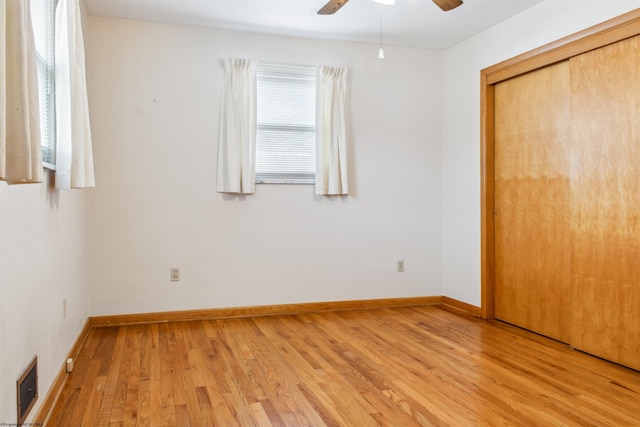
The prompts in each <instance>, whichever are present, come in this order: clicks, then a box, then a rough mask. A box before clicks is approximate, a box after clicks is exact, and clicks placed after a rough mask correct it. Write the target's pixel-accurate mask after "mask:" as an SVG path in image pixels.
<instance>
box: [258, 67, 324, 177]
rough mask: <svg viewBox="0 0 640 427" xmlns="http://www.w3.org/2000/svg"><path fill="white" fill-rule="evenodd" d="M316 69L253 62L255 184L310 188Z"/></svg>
mask: <svg viewBox="0 0 640 427" xmlns="http://www.w3.org/2000/svg"><path fill="white" fill-rule="evenodd" d="M315 151H316V68H315V67H304V66H288V65H272V64H259V65H258V70H257V129H256V182H257V183H289V184H296V183H297V184H313V183H314V178H315V168H316V160H315Z"/></svg>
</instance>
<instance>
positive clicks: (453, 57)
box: [443, 0, 640, 306]
mask: <svg viewBox="0 0 640 427" xmlns="http://www.w3.org/2000/svg"><path fill="white" fill-rule="evenodd" d="M638 7H640V1H618V0H615V1H611V0H608V1H584V0H582V1H577V0H574V1H562V0H547V1H545V2H543V3H540V4H539V5H537V6H534V7H533V8H531V9H528V10H526V11H525V12H523V13H521V14H519V15H517V16H515V17H514V18H512V19H510V20H508V21H505V22H503V23H501V24H499V25H496V26H495V27H492V28H491V29H489V30H487V31H485V32H483V33H481V34H479V35H477V36H475V37H473V38H471V39H469V40H467V41H465V42H463V43H460V44H458V45H457V46H455V47H453V48H451V49H449V50H447V51H446V52H444V55H443V63H444V65H443V67H444V73H443V74H444V117H445V119H444V239H443V241H444V245H443V248H444V261H443V287H444V294H445V295H447V296H449V297H452V298H455V299H458V300H461V301H464V302H467V303H469V304H473V305H477V306H479V305H480V71H481V70H482V69H483V68H486V67H489V66H491V65H494V64H496V63H499V62H501V61H504V60H507V59H509V58H512V57H514V56H516V55H519V54H521V53H524V52H527V51H529V50H532V49H535V48H537V47H540V46H542V45H545V44H547V43H550V42H552V41H555V40H558V39H560V38H562V37H565V36H567V35H570V34H573V33H575V32H578V31H580V30H583V29H585V28H588V27H590V26H592V25H595V24H597V23H600V22H603V21H605V20H607V19H610V18H613V17H615V16H617V15H620V14H622V13H624V12H628V11H630V10H632V9H635V8H638Z"/></svg>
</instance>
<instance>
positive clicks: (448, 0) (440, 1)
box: [433, 0, 462, 12]
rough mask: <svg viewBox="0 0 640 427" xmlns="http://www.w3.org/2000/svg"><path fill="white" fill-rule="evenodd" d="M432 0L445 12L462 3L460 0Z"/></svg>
mask: <svg viewBox="0 0 640 427" xmlns="http://www.w3.org/2000/svg"><path fill="white" fill-rule="evenodd" d="M433 2H434V3H435V4H436V5H437V6H438V7H439V8H440V9H442V10H444V11H445V12H446V11H449V10H451V9H455V8H456V7H458V6H460V5H461V4H462V0H433Z"/></svg>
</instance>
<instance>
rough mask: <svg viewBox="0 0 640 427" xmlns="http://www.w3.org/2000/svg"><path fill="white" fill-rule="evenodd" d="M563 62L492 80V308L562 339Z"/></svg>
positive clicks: (565, 264) (566, 261)
mask: <svg viewBox="0 0 640 427" xmlns="http://www.w3.org/2000/svg"><path fill="white" fill-rule="evenodd" d="M569 131H570V126H569V64H568V62H563V63H560V64H556V65H553V66H550V67H546V68H544V69H540V70H537V71H534V72H531V73H528V74H525V75H522V76H519V77H516V78H514V79H511V80H508V81H505V82H501V83H499V84H497V85H496V86H495V212H496V218H495V262H496V264H495V291H496V293H495V304H496V305H495V307H496V310H495V315H496V318H498V319H501V320H504V321H506V322H509V323H512V324H515V325H518V326H521V327H523V328H526V329H529V330H532V331H535V332H538V333H541V334H543V335H546V336H549V337H552V338H555V339H558V340H561V341H563V342H568V340H569V336H568V334H569V326H568V314H569V310H570V308H569V304H570V301H569V297H570V271H569V268H570V226H569V217H570V213H571V210H570V206H569V201H570V185H569V160H570V157H569V153H570V151H569V150H570V142H569Z"/></svg>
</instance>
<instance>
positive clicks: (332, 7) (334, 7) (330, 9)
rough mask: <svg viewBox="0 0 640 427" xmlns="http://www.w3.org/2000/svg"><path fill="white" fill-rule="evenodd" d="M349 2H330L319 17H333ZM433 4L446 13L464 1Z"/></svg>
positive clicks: (441, 1)
mask: <svg viewBox="0 0 640 427" xmlns="http://www.w3.org/2000/svg"><path fill="white" fill-rule="evenodd" d="M348 1H349V0H329V1H328V2H327V4H325V5H324V6H322V8H321V9H320V10H319V11H318V15H333V14H334V13H336V12H337V11H338V10H340V8H341V7H342V6H344V5H345V4H346V3H347V2H348ZM433 2H434V3H435V4H436V5H437V6H438V7H439V8H440V9H442V10H444V11H445V12H446V11H448V10H451V9H455V8H456V7H458V6H460V5H461V4H462V0H433Z"/></svg>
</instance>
